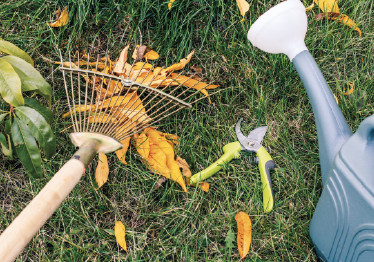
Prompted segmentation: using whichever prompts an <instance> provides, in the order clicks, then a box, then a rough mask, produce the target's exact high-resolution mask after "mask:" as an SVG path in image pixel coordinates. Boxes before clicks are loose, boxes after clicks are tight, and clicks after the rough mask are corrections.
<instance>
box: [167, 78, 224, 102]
mask: <svg viewBox="0 0 374 262" xmlns="http://www.w3.org/2000/svg"><path fill="white" fill-rule="evenodd" d="M171 76H172V77H177V78H176V79H175V80H176V81H178V82H179V83H180V84H182V85H184V86H187V87H190V88H193V89H196V90H199V91H200V92H201V93H202V94H204V95H205V96H206V97H207V98H208V100H209V103H211V101H210V97H209V93H208V91H207V90H206V89H207V88H208V89H214V88H217V87H218V85H209V84H207V83H204V82H199V81H197V80H195V79H192V78H189V77H187V76H182V75H180V76H178V74H172V75H171Z"/></svg>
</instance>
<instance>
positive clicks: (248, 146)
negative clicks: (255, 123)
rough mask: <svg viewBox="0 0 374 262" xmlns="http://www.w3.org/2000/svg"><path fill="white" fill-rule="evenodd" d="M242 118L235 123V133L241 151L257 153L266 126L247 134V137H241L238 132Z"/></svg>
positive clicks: (240, 132)
mask: <svg viewBox="0 0 374 262" xmlns="http://www.w3.org/2000/svg"><path fill="white" fill-rule="evenodd" d="M242 120H243V118H240V119H239V121H238V122H237V123H236V127H235V133H236V136H237V138H238V141H239V143H240V145H241V147H242V150H243V151H250V152H257V150H258V149H259V148H260V147H261V142H262V139H263V138H264V136H265V134H266V131H267V126H261V127H258V128H256V129H255V130H253V131H252V132H250V133H249V135H248V136H245V135H243V133H242V131H241V130H240V123H241V122H242Z"/></svg>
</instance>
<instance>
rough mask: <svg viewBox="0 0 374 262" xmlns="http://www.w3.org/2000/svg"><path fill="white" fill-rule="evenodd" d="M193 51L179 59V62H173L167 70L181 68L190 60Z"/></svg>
mask: <svg viewBox="0 0 374 262" xmlns="http://www.w3.org/2000/svg"><path fill="white" fill-rule="evenodd" d="M194 53H195V51H192V52H191V53H190V54H189V55H188V56H187V57H186V58H183V59H181V60H180V61H179V63H177V64H174V65H171V66H169V67H168V68H166V71H167V72H171V71H176V70H181V69H183V68H184V67H185V66H186V65H187V64H188V63H189V62H190V60H191V58H192V56H193V55H194Z"/></svg>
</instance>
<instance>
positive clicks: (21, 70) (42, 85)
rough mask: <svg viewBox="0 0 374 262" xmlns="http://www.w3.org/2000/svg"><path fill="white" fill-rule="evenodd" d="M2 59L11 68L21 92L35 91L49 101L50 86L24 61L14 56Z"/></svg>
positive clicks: (50, 94)
mask: <svg viewBox="0 0 374 262" xmlns="http://www.w3.org/2000/svg"><path fill="white" fill-rule="evenodd" d="M2 59H4V60H5V61H7V62H8V63H9V64H11V65H12V66H13V69H14V70H15V71H16V72H17V74H18V76H19V78H20V79H21V83H22V91H32V90H35V91H36V92H37V93H39V94H40V95H42V96H44V97H45V98H47V99H48V100H49V101H50V99H51V96H52V88H51V86H50V85H49V84H48V83H47V82H46V81H45V80H44V78H43V77H42V75H41V74H40V73H39V72H38V71H37V70H36V69H35V68H34V67H33V66H32V65H30V64H29V63H27V62H25V60H23V59H21V58H19V57H16V56H11V55H10V56H4V57H3V58H2Z"/></svg>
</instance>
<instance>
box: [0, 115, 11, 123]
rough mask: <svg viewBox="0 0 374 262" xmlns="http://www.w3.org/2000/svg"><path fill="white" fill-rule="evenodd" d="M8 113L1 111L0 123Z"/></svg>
mask: <svg viewBox="0 0 374 262" xmlns="http://www.w3.org/2000/svg"><path fill="white" fill-rule="evenodd" d="M7 115H9V113H3V114H1V115H0V123H1V122H3V120H4V118H5V117H6V116H7Z"/></svg>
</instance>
